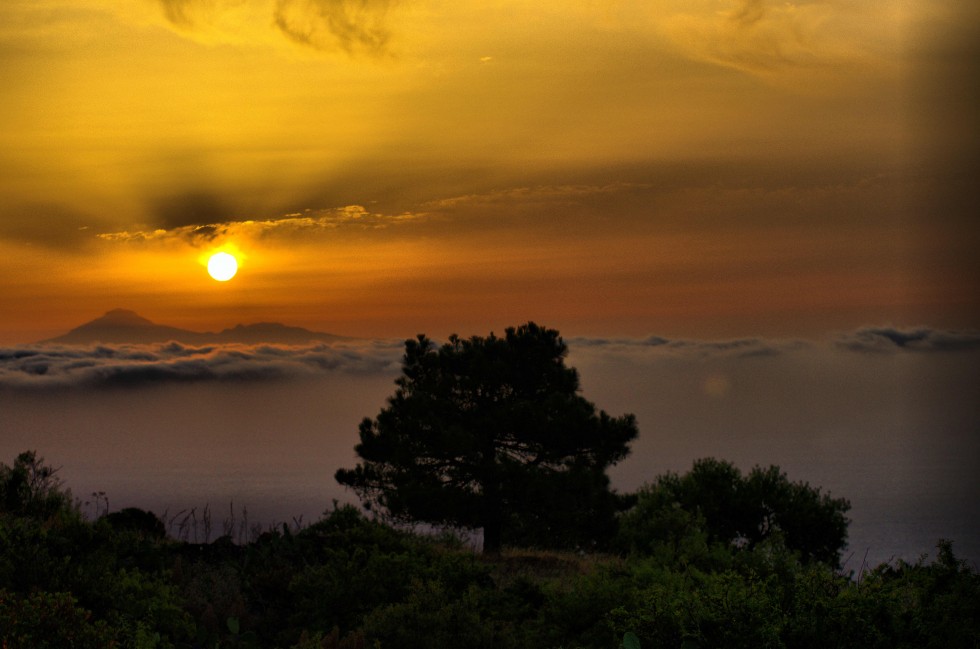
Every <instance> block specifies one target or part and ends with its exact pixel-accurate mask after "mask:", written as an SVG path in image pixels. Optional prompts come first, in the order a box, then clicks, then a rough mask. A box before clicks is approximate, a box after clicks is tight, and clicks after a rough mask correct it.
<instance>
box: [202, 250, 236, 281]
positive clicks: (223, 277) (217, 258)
mask: <svg viewBox="0 0 980 649" xmlns="http://www.w3.org/2000/svg"><path fill="white" fill-rule="evenodd" d="M237 272H238V260H237V259H235V257H234V255H232V254H230V253H227V252H216V253H214V254H213V255H211V257H210V258H209V259H208V274H209V275H211V277H213V278H214V279H216V280H218V281H219V282H227V281H228V280H229V279H231V278H232V277H234V276H235V273H237Z"/></svg>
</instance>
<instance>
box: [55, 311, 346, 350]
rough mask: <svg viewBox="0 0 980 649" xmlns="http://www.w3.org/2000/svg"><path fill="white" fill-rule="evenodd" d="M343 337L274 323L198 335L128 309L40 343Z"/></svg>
mask: <svg viewBox="0 0 980 649" xmlns="http://www.w3.org/2000/svg"><path fill="white" fill-rule="evenodd" d="M342 339H344V337H343V336H337V335H334V334H329V333H323V332H319V331H310V330H309V329H304V328H302V327H290V326H287V325H284V324H280V323H277V322H259V323H255V324H247V325H245V324H239V325H237V326H235V327H232V328H230V329H224V330H222V331H219V332H216V333H215V332H197V331H190V330H188V329H180V328H178V327H170V326H167V325H161V324H157V323H155V322H153V321H151V320H148V319H146V318H144V317H142V316H140V315H139V314H137V313H136V312H135V311H130V310H129V309H113V310H112V311H109V312H107V313H106V314H105V315H103V316H102V317H100V318H96V319H95V320H92V321H91V322H86V323H85V324H83V325H80V326H78V327H75V328H74V329H72V330H71V331H69V332H68V333H66V334H64V335H62V336H58V337H56V338H49V339H47V340H43V341H41V342H43V343H56V344H64V345H88V344H92V343H131V344H148V343H161V342H168V341H171V340H176V341H179V342H182V343H189V344H198V345H200V344H208V343H247V344H252V343H263V342H270V343H288V344H302V343H309V342H314V341H321V342H330V341H335V340H342Z"/></svg>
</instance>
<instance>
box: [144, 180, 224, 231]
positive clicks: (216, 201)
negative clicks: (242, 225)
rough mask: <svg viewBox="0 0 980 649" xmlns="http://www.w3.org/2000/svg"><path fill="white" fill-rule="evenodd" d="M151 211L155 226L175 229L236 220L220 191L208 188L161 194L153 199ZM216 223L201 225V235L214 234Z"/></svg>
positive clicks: (198, 229) (199, 229)
mask: <svg viewBox="0 0 980 649" xmlns="http://www.w3.org/2000/svg"><path fill="white" fill-rule="evenodd" d="M150 213H151V214H152V216H153V217H154V219H155V222H154V226H156V227H160V228H164V229H168V230H169V229H173V228H180V227H186V226H194V225H198V224H203V223H222V222H226V221H232V220H234V217H235V215H234V214H233V213H232V211H231V209H230V208H229V207H228V205H226V204H225V202H224V201H222V200H221V198H220V197H219V196H218V194H217V193H214V192H210V191H206V190H185V191H183V192H181V193H178V194H172V195H167V196H161V197H158V198H157V199H155V200H154V201H152V203H151V205H150ZM213 228H214V226H201V227H199V228H197V231H198V234H199V236H203V237H204V238H210V237H213V236H214V234H215V233H214V232H213Z"/></svg>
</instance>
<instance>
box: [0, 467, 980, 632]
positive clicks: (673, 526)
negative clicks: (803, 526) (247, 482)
mask: <svg viewBox="0 0 980 649" xmlns="http://www.w3.org/2000/svg"><path fill="white" fill-rule="evenodd" d="M721 466H724V463H721ZM683 479H684V478H683V477H677V476H675V477H673V478H669V479H666V480H661V481H660V482H659V483H658V484H661V485H662V484H676V483H677V482H678V481H680V482H683ZM649 491H651V492H656V491H657V490H656V488H655V487H651V488H650V489H649ZM642 502H643V500H642V495H641V503H642ZM674 502H675V505H672V508H673V510H674V511H676V512H677V516H676V517H674V518H673V519H670V520H667V521H666V523H665V522H664V521H663V520H660V523H658V524H657V525H653V527H652V528H650V529H653V530H663V529H664V525H666V527H667V529H668V530H669V532H670V533H669V534H668V535H667V536H661V537H658V536H657V534H659V532H650V530H649V529H646V531H645V528H644V526H643V525H640V524H639V521H638V520H633V521H632V522H631V523H630V524H628V525H627V524H624V525H622V526H620V528H618V529H617V530H616V534H615V536H614V539H616V541H615V542H614V543H612V544H611V545H610V546H609V547H608V548H607V549H606V551H604V552H601V553H599V552H585V551H582V550H579V551H574V550H565V551H558V550H548V551H545V550H539V549H533V548H517V547H505V548H504V549H503V551H502V552H501V553H499V554H493V555H483V554H480V553H477V552H476V551H474V550H473V549H471V548H470V547H468V546H466V545H465V544H464V543H462V542H461V541H459V540H457V539H455V538H454V537H452V536H449V535H442V536H431V535H428V536H427V535H420V534H414V533H410V532H407V531H404V530H398V529H395V528H392V527H390V526H387V525H385V524H383V523H381V522H379V521H375V520H369V519H368V518H366V517H364V516H363V515H362V514H361V513H360V512H358V511H357V510H356V509H355V508H353V507H349V506H344V507H336V506H335V507H334V509H332V510H331V511H329V512H327V513H325V514H324V516H323V517H322V518H321V520H319V521H317V522H315V523H313V524H311V525H309V526H306V527H300V526H295V525H294V526H293V527H292V528H290V527H288V526H280V527H278V528H275V529H268V530H265V531H263V532H261V533H256V534H253V535H251V537H250V538H247V539H242V540H241V541H242V542H239V543H235V542H233V539H232V538H231V537H230V536H227V535H226V536H221V537H220V538H218V539H217V540H215V541H213V542H210V543H192V542H188V541H187V540H181V539H175V538H174V537H173V536H172V535H167V534H166V530H165V526H164V523H163V522H162V521H160V520H159V519H158V518H157V517H155V516H154V515H152V514H150V513H149V512H144V511H141V510H135V509H129V510H123V511H120V512H112V513H106V514H104V515H101V516H100V517H99V518H98V519H97V520H86V519H85V517H83V516H82V514H81V512H80V510H79V505H78V503H77V502H75V501H73V500H72V498H71V495H70V493H69V492H68V491H67V490H65V489H64V488H63V487H62V486H61V485H60V484H59V483H58V481H57V479H56V477H55V473H54V471H53V470H51V469H50V468H49V467H46V466H45V465H44V464H43V462H41V461H40V459H38V458H37V457H36V456H35V455H34V454H33V453H25V454H22V455H21V456H19V457H18V458H17V460H16V461H15V463H14V465H13V466H6V465H0V643H2V646H3V647H5V649H26V648H31V649H44V648H48V647H51V648H54V647H58V648H63V647H75V648H89V647H91V648H96V647H98V648H100V649H102V648H105V647H137V648H141V649H142V648H153V647H160V648H162V647H188V648H189V647H206V648H215V649H217V648H225V647H270V648H275V647H281V648H284V649H286V648H295V649H312V648H328V647H329V648H341V647H343V648H359V647H381V648H384V649H387V648H401V647H408V648H411V647H456V646H466V647H487V648H489V647H500V648H509V647H554V648H557V647H564V648H572V647H582V648H584V647H595V648H600V647H602V648H609V649H616V648H617V647H620V646H627V647H636V646H640V647H643V648H644V649H648V648H651V647H669V648H673V649H692V648H695V647H747V648H748V647H752V648H759V647H788V648H794V649H795V648H806V647H821V648H822V647H855V648H857V647H860V648H862V649H866V648H869V647H870V648H873V647H882V648H885V647H888V648H895V647H909V648H912V647H916V648H919V647H943V648H950V647H953V648H956V647H977V646H980V576H978V574H977V572H976V570H975V569H974V568H972V567H970V566H967V565H966V564H965V563H964V562H963V561H961V560H959V559H957V558H956V557H955V555H954V553H953V548H952V545H951V544H950V543H949V542H945V541H944V542H941V543H940V544H939V546H938V552H937V554H936V556H935V557H934V558H933V559H932V560H929V561H927V560H921V561H917V562H914V563H907V562H904V561H899V562H895V563H891V564H883V565H880V566H876V567H871V568H868V569H866V570H862V571H861V572H860V573H859V574H842V573H841V572H840V571H839V569H837V568H836V566H835V565H834V562H833V561H829V562H828V561H823V560H820V559H818V558H815V557H813V556H807V555H806V554H805V553H802V552H800V551H799V550H793V549H792V548H791V547H789V546H788V545H787V543H785V542H784V540H783V536H782V535H780V534H778V533H774V534H770V535H768V536H767V537H766V538H764V539H760V540H753V541H752V542H745V541H744V540H741V541H736V542H732V541H731V540H727V539H724V538H721V537H720V536H719V535H718V534H717V533H716V532H713V531H712V530H713V529H716V528H717V526H715V527H712V524H710V523H706V521H705V518H704V512H701V511H699V512H694V513H691V512H687V511H686V510H685V509H684V504H683V503H682V502H680V501H676V500H675V501H674ZM658 511H659V510H658ZM629 515H632V516H634V518H636V517H641V518H649V517H645V516H643V510H642V509H638V508H634V509H633V510H631V512H630V513H629V514H627V516H629ZM651 520H654V522H656V521H657V520H658V519H656V517H654V518H653V519H651ZM624 522H625V521H624ZM178 532H179V530H178ZM183 532H184V533H183V537H184V538H186V537H187V536H188V535H187V530H186V528H185V529H184V530H183ZM178 536H180V534H178Z"/></svg>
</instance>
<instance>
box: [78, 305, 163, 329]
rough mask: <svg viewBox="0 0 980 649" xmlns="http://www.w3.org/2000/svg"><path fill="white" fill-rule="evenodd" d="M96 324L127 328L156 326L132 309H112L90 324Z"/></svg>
mask: <svg viewBox="0 0 980 649" xmlns="http://www.w3.org/2000/svg"><path fill="white" fill-rule="evenodd" d="M96 323H99V324H106V325H114V326H127V327H140V326H152V325H153V324H154V323H153V322H152V321H151V320H147V319H146V318H144V317H143V316H141V315H140V314H138V313H136V312H135V311H133V310H131V309H111V310H109V311H106V312H105V315H104V316H102V317H101V318H96V319H95V320H93V321H92V322H89V323H88V324H90V325H92V324H96ZM83 326H85V325H83Z"/></svg>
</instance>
